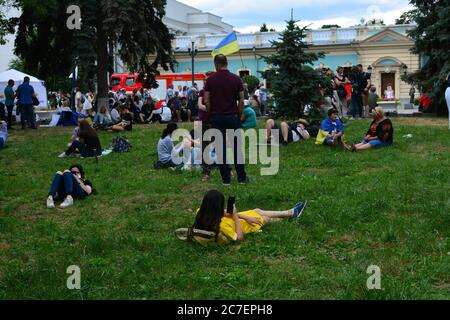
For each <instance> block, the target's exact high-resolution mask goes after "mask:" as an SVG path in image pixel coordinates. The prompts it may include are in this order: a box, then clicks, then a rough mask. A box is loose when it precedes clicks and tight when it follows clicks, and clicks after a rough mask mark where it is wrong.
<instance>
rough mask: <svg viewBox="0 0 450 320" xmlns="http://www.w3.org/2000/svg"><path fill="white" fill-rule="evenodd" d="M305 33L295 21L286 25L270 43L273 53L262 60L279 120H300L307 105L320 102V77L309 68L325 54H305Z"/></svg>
mask: <svg viewBox="0 0 450 320" xmlns="http://www.w3.org/2000/svg"><path fill="white" fill-rule="evenodd" d="M306 30H307V29H306V28H300V27H299V26H298V25H297V22H296V21H294V20H290V21H288V22H287V28H286V30H285V31H284V32H283V33H282V34H281V35H280V39H279V40H278V41H272V47H273V48H274V49H275V51H276V53H275V54H273V55H271V56H267V57H264V60H265V61H266V63H267V64H268V65H269V66H271V69H269V70H268V71H267V72H265V73H264V74H263V75H264V77H265V78H266V79H267V80H268V82H269V83H270V91H271V92H272V93H273V96H274V99H275V101H276V104H277V113H278V115H279V116H282V117H289V118H290V117H299V116H301V115H303V112H304V107H305V105H306V104H310V103H316V102H317V101H318V100H319V99H320V98H321V96H320V91H319V83H320V81H321V77H320V76H319V75H318V74H317V73H316V72H315V70H314V69H313V68H312V67H311V66H312V65H313V63H314V62H315V61H317V60H318V59H319V58H322V57H324V54H323V53H322V52H320V53H313V52H306V50H307V49H308V45H307V44H306V43H305V41H304V39H305V38H306V32H305V31H306Z"/></svg>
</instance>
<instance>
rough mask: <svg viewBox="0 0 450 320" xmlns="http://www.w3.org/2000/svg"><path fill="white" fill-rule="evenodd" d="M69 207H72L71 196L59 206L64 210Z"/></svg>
mask: <svg viewBox="0 0 450 320" xmlns="http://www.w3.org/2000/svg"><path fill="white" fill-rule="evenodd" d="M70 206H73V198H72V197H71V196H67V198H66V199H65V200H64V202H63V203H61V205H60V206H59V207H60V208H61V209H66V208H68V207H70Z"/></svg>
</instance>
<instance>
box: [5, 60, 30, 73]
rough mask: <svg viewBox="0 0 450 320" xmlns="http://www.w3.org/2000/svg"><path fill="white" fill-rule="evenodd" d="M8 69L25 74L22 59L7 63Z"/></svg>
mask: <svg viewBox="0 0 450 320" xmlns="http://www.w3.org/2000/svg"><path fill="white" fill-rule="evenodd" d="M8 67H9V68H10V69H14V70H17V71H20V72H24V73H27V71H26V69H25V64H24V61H23V60H22V59H19V58H14V59H12V60H11V61H10V62H9V64H8Z"/></svg>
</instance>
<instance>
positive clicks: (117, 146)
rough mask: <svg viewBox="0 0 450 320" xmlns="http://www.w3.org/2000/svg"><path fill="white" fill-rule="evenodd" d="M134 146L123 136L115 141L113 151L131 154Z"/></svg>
mask: <svg viewBox="0 0 450 320" xmlns="http://www.w3.org/2000/svg"><path fill="white" fill-rule="evenodd" d="M131 148H132V146H131V144H130V142H129V141H128V140H127V139H126V138H124V137H122V136H117V137H115V138H114V139H113V151H114V152H117V153H125V152H130V150H131Z"/></svg>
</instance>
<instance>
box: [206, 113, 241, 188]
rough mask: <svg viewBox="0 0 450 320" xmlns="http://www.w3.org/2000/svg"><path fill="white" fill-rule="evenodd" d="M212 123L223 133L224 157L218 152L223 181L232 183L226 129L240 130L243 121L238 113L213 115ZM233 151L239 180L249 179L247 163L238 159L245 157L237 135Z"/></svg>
mask: <svg viewBox="0 0 450 320" xmlns="http://www.w3.org/2000/svg"><path fill="white" fill-rule="evenodd" d="M210 120H211V124H212V127H213V128H214V129H217V130H219V131H220V132H221V133H222V137H223V146H222V150H223V155H222V156H223V157H222V159H220V152H217V151H218V150H216V153H217V154H218V156H219V158H218V159H217V160H218V162H219V163H221V164H219V168H220V174H221V175H222V181H223V183H226V184H228V183H230V182H231V169H230V166H229V165H228V164H227V139H226V138H227V136H226V131H227V130H230V129H231V130H238V129H240V128H241V121H240V120H239V117H238V115H211V118H210ZM233 149H234V150H233V151H234V167H235V168H236V172H237V175H238V181H239V182H246V180H247V174H246V172H245V165H244V164H243V163H242V164H238V159H243V157H242V150H240V148H238V138H237V137H235V138H234V141H233Z"/></svg>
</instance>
